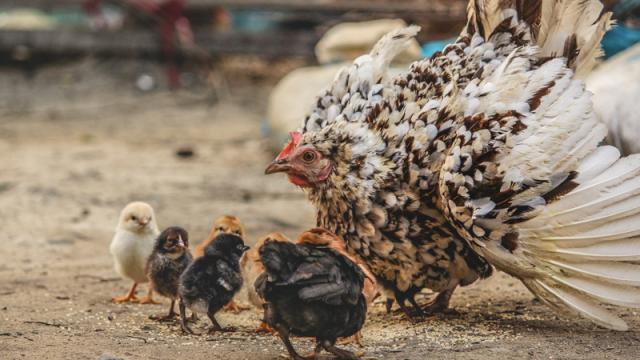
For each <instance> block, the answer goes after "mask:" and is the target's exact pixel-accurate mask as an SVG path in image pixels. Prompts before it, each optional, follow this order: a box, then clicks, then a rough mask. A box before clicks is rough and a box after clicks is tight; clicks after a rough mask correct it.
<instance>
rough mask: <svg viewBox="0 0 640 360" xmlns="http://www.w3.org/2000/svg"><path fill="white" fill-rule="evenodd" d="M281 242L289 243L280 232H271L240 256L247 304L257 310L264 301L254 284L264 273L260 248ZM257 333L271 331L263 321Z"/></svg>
mask: <svg viewBox="0 0 640 360" xmlns="http://www.w3.org/2000/svg"><path fill="white" fill-rule="evenodd" d="M267 240H271V241H281V242H291V240H289V238H288V237H287V236H286V235H284V234H283V233H280V232H272V233H271V234H269V235H267V236H265V237H263V238H261V239H260V240H258V242H256V243H255V245H253V246H252V247H251V249H249V250H248V251H247V252H245V253H244V254H243V255H242V258H241V259H240V270H241V271H242V277H243V278H244V283H245V284H246V286H247V295H248V297H249V302H250V303H251V304H252V305H253V306H255V307H256V308H257V309H258V310H262V309H263V306H262V305H263V304H264V300H263V299H262V298H261V297H260V295H258V293H257V292H256V288H255V287H254V283H255V282H256V279H257V278H258V276H260V274H262V273H263V272H264V265H263V264H262V261H260V248H261V247H262V245H264V243H265V241H267ZM256 332H257V333H273V332H274V331H273V329H271V328H270V327H269V325H267V324H266V323H265V322H264V321H262V323H261V324H260V327H259V328H258V329H256Z"/></svg>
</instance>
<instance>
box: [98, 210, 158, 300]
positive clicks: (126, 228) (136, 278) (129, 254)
mask: <svg viewBox="0 0 640 360" xmlns="http://www.w3.org/2000/svg"><path fill="white" fill-rule="evenodd" d="M159 233H160V231H159V230H158V225H157V224H156V217H155V214H154V212H153V208H152V207H151V206H150V205H149V204H147V203H143V202H132V203H130V204H128V205H127V206H125V208H124V209H123V210H122V212H121V213H120V219H119V222H118V226H117V227H116V234H115V235H114V236H113V240H112V241H111V246H110V248H109V249H110V252H111V255H112V256H113V260H114V264H115V269H116V272H117V273H118V274H120V276H122V277H123V278H126V279H130V280H131V281H133V284H132V285H131V288H130V289H129V292H128V293H127V294H126V295H124V296H116V297H114V298H112V301H113V302H115V303H125V302H139V303H140V304H158V303H157V302H155V301H154V300H153V298H152V293H153V290H152V289H151V287H150V288H149V293H148V294H147V296H146V297H144V298H142V299H138V298H137V297H136V287H137V286H138V284H140V283H145V282H147V281H148V278H147V274H146V272H145V267H146V264H147V259H149V256H150V255H151V252H152V251H153V245H154V242H155V239H156V237H158V234H159Z"/></svg>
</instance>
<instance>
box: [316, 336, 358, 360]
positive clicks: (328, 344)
mask: <svg viewBox="0 0 640 360" xmlns="http://www.w3.org/2000/svg"><path fill="white" fill-rule="evenodd" d="M322 347H323V348H324V349H325V350H327V352H330V353H332V354H333V355H335V356H337V357H338V359H347V360H360V358H359V357H357V356H356V354H354V353H352V352H351V351H347V350H343V349H339V348H337V347H336V346H335V341H328V340H324V341H322Z"/></svg>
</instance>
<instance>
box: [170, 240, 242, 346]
mask: <svg viewBox="0 0 640 360" xmlns="http://www.w3.org/2000/svg"><path fill="white" fill-rule="evenodd" d="M248 249H249V247H248V246H245V244H244V242H243V241H242V238H241V237H239V236H237V235H233V234H220V235H218V236H217V237H216V238H215V240H214V241H212V242H211V243H210V244H209V245H207V247H205V249H204V256H202V257H200V258H197V259H196V260H194V261H193V262H192V263H191V265H189V267H188V268H187V269H186V270H185V271H184V273H183V274H182V276H181V277H180V286H179V289H178V291H179V294H180V299H181V301H180V323H181V325H182V330H184V331H185V332H187V333H190V334H194V332H193V331H192V330H191V328H189V326H188V325H187V323H186V316H185V307H188V308H189V309H191V311H193V312H200V313H206V314H207V316H209V319H210V320H211V323H212V324H213V326H212V327H211V328H210V329H209V333H210V334H211V333H213V332H215V331H224V329H223V328H222V327H221V326H220V324H218V321H217V320H216V318H215V314H216V313H217V312H218V311H219V310H220V309H221V308H222V307H223V306H224V305H225V304H227V303H228V302H229V301H231V299H232V298H233V296H234V295H235V293H237V292H238V290H240V287H241V286H242V275H241V273H240V256H242V253H244V252H245V251H246V250H248ZM227 330H231V329H227Z"/></svg>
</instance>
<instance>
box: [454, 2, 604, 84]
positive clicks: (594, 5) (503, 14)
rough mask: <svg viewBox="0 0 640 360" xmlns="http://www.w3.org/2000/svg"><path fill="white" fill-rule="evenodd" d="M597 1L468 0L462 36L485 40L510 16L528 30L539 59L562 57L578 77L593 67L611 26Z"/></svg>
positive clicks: (600, 53)
mask: <svg viewBox="0 0 640 360" xmlns="http://www.w3.org/2000/svg"><path fill="white" fill-rule="evenodd" d="M602 9H603V6H602V3H601V2H600V1H599V0H470V1H469V5H468V7H467V14H468V22H467V27H466V28H465V30H464V31H463V34H465V33H466V34H473V33H475V32H479V33H480V34H481V35H482V36H483V37H484V38H485V40H488V39H489V37H490V36H491V34H492V33H493V32H494V30H495V29H496V28H498V27H499V26H500V25H501V24H502V22H503V21H504V20H506V19H508V18H510V17H514V16H515V17H516V18H517V19H518V20H519V21H523V22H525V23H526V24H527V25H528V26H529V27H530V35H531V37H532V38H533V41H534V43H535V44H536V45H538V47H539V48H540V49H541V54H540V56H541V57H560V56H562V57H566V58H567V59H568V64H569V66H570V67H571V68H572V69H573V70H574V71H575V72H576V75H577V76H578V77H581V76H584V75H586V74H587V73H589V71H591V69H592V68H593V67H594V66H595V65H596V60H597V58H598V57H600V56H601V55H602V50H601V48H600V41H601V40H602V37H603V36H604V34H605V32H606V31H607V30H608V29H609V28H610V26H611V14H610V13H604V14H603V13H602Z"/></svg>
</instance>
